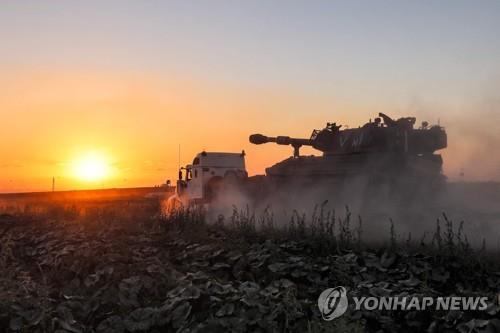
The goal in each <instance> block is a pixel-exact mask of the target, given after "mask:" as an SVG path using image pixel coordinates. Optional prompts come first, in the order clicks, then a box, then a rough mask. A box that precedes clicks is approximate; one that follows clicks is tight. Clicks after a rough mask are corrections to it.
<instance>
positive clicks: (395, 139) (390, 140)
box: [250, 113, 447, 157]
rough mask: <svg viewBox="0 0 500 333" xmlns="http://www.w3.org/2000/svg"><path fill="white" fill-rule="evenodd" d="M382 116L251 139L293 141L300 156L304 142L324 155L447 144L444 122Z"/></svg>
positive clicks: (428, 149) (421, 150)
mask: <svg viewBox="0 0 500 333" xmlns="http://www.w3.org/2000/svg"><path fill="white" fill-rule="evenodd" d="M379 116H380V117H381V118H382V119H383V122H382V120H381V118H375V121H374V122H372V121H370V122H368V123H366V124H365V125H363V126H362V127H359V128H353V129H344V130H340V128H341V126H338V125H337V124H336V123H327V125H326V127H325V128H323V129H322V130H314V131H313V132H312V134H311V137H310V138H309V139H302V138H291V137H288V136H277V137H268V136H265V135H262V134H252V135H250V142H251V143H253V144H263V143H268V142H274V143H277V144H279V145H290V146H292V147H293V148H294V154H293V155H294V157H298V156H299V148H300V147H302V146H311V147H313V148H315V149H317V150H319V151H321V152H323V154H324V155H334V154H350V153H369V152H378V153H380V152H404V153H409V154H426V153H433V152H434V151H436V150H439V149H442V148H445V147H446V146H447V139H446V132H445V131H444V129H443V128H442V127H440V126H432V127H428V124H427V123H426V122H424V123H422V126H421V127H420V128H418V129H415V128H413V126H414V124H415V118H413V117H406V118H400V119H398V120H393V119H392V118H390V117H389V116H387V115H385V114H383V113H379Z"/></svg>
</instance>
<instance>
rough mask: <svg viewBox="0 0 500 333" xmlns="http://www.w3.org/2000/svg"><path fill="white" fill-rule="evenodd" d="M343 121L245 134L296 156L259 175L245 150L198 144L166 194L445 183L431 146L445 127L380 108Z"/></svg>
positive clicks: (440, 144)
mask: <svg viewBox="0 0 500 333" xmlns="http://www.w3.org/2000/svg"><path fill="white" fill-rule="evenodd" d="M341 128H342V126H341V125H337V124H336V123H327V125H326V127H325V128H323V129H321V130H314V131H313V132H312V134H311V136H310V138H308V139H306V138H291V137H288V136H277V137H268V136H264V135H262V134H252V135H250V137H249V140H250V142H251V143H253V144H257V145H260V144H264V143H270V142H272V143H276V144H279V145H288V146H291V147H292V148H293V156H291V157H290V158H288V159H285V160H283V161H281V162H278V163H276V164H275V165H273V166H271V167H269V168H267V169H266V174H265V175H264V176H262V175H261V176H252V177H248V175H247V172H246V170H245V161H244V156H245V154H244V152H242V153H241V154H240V153H207V152H202V153H200V154H198V155H197V156H196V157H195V159H194V160H193V163H192V164H190V165H188V166H186V167H185V168H181V170H179V180H178V182H177V191H176V192H177V193H176V195H175V196H173V197H172V198H171V199H170V200H169V201H170V202H171V203H174V202H176V203H182V204H183V205H185V204H191V203H195V204H200V203H201V204H206V203H210V202H212V201H213V200H214V199H216V198H217V197H218V196H220V194H221V193H222V192H224V191H228V190H229V189H230V190H234V189H236V190H238V191H239V192H241V193H244V194H245V197H246V198H250V199H252V200H255V201H256V202H259V201H260V202H265V201H266V200H267V199H268V198H269V197H270V196H274V195H275V194H276V193H281V194H284V195H285V196H286V195H293V194H294V193H295V194H299V195H300V196H302V197H305V196H306V195H307V191H308V190H310V189H313V190H315V191H316V190H320V191H323V192H325V193H326V192H327V193H328V195H329V196H331V195H332V194H341V193H345V190H346V188H347V189H349V188H353V186H354V185H356V186H358V187H355V191H357V193H356V195H357V196H360V197H375V198H376V197H377V196H378V195H379V193H380V190H381V189H384V190H389V192H391V193H392V194H395V195H396V196H398V197H401V198H402V197H413V196H414V194H415V192H416V191H417V190H420V189H422V188H423V189H424V190H425V194H426V195H427V194H428V193H429V190H431V192H433V191H436V190H437V189H439V188H440V187H442V185H443V184H444V182H445V180H446V177H445V176H444V175H443V173H442V164H443V160H442V158H441V155H439V154H436V151H438V150H440V149H443V148H446V146H447V136H446V132H445V130H444V128H443V127H441V126H439V125H434V126H429V124H428V123H427V122H422V124H421V125H420V126H419V127H418V128H415V118H413V117H404V118H399V119H397V120H394V119H392V118H390V117H389V116H387V115H385V114H383V113H380V114H379V117H377V118H375V119H374V120H373V121H371V120H370V121H369V122H368V123H366V124H364V125H363V126H360V127H358V128H346V129H341ZM303 146H311V147H313V148H314V149H316V150H318V151H320V152H322V156H314V155H312V156H303V155H301V154H300V148H301V147H303ZM359 186H361V187H359Z"/></svg>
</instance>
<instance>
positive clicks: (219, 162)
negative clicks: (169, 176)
mask: <svg viewBox="0 0 500 333" xmlns="http://www.w3.org/2000/svg"><path fill="white" fill-rule="evenodd" d="M246 178H248V173H247V171H246V168H245V151H242V152H241V153H229V152H206V151H202V152H200V153H198V154H196V156H195V157H194V159H193V162H192V163H191V164H188V165H186V166H185V167H182V168H180V169H179V177H178V180H177V184H176V191H175V194H174V195H172V196H171V197H170V198H169V199H168V203H167V206H168V209H169V210H171V209H175V208H177V207H181V206H189V205H192V204H195V205H206V204H209V203H210V202H213V201H214V200H215V198H216V196H217V195H218V194H219V193H220V192H221V191H223V190H224V189H225V188H228V187H229V186H238V184H242V183H243V182H244V181H245V180H246Z"/></svg>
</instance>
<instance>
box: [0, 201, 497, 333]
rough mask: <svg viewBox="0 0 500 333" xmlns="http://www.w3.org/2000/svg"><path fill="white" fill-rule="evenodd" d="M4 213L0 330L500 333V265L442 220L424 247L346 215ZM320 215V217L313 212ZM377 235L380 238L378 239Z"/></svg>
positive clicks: (8, 209) (156, 208)
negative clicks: (376, 232)
mask: <svg viewBox="0 0 500 333" xmlns="http://www.w3.org/2000/svg"><path fill="white" fill-rule="evenodd" d="M36 202H39V204H37V205H34V204H33V202H30V203H26V202H24V203H21V202H20V201H16V203H15V204H10V205H8V204H7V205H6V204H5V203H4V205H0V206H1V207H2V212H1V215H0V327H1V330H2V331H16V332H53V331H58V332H94V331H95V332H165V331H167V332H175V331H180V332H192V331H199V332H225V331H241V332H245V331H252V332H288V331H291V332H331V331H336V332H363V331H369V332H378V331H386V332H397V331H405V332H422V331H425V330H428V331H429V332H442V331H450V332H452V331H459V332H500V320H498V319H497V318H498V317H499V315H500V307H499V306H498V303H497V301H496V299H497V293H498V291H499V290H500V265H499V261H498V256H497V255H495V254H492V253H488V252H486V251H485V250H481V249H477V250H473V249H471V248H470V247H469V245H468V243H467V242H466V241H465V240H464V238H463V235H461V234H460V230H458V229H457V228H456V226H455V227H452V228H451V230H450V228H449V227H450V226H449V224H447V223H446V221H445V220H444V219H443V224H442V225H441V228H442V229H441V230H438V231H436V232H435V233H434V235H433V236H432V237H428V238H427V239H413V240H408V241H407V242H400V241H398V240H397V239H396V238H395V236H394V235H393V234H391V232H390V230H388V231H387V241H386V242H385V243H384V245H382V246H377V247H375V248H372V247H370V246H369V245H368V244H366V243H365V242H364V241H363V230H362V226H361V225H358V221H357V219H354V218H351V217H350V216H349V214H348V213H347V214H344V215H343V216H337V217H334V218H333V219H332V217H328V218H326V217H323V214H321V216H322V217H321V218H319V217H317V218H315V219H311V218H308V217H307V218H306V217H304V218H302V217H301V216H300V215H297V218H296V219H295V220H293V221H291V222H290V224H289V225H288V226H287V227H286V228H285V229H283V228H277V227H276V226H275V225H274V221H273V218H272V216H271V215H262V216H255V215H253V214H252V213H251V212H247V211H245V210H243V211H238V210H235V211H234V212H233V214H232V215H231V216H227V217H225V218H222V217H221V218H220V220H219V221H218V222H217V223H216V224H214V225H208V224H207V223H205V220H204V215H203V212H201V211H183V212H179V213H178V214H177V215H174V216H170V217H165V216H162V215H161V214H160V205H161V197H160V196H156V195H153V196H152V195H147V193H142V192H141V193H140V194H137V193H136V194H134V195H130V196H127V197H126V199H123V198H121V199H118V198H116V197H115V198H112V199H109V200H108V199H106V200H103V199H102V196H96V197H92V198H91V199H88V198H87V199H85V200H83V199H82V198H81V197H80V198H76V197H73V198H72V199H68V198H67V197H66V198H65V199H64V200H44V201H43V202H41V201H39V200H37V201H36ZM318 216H319V215H318ZM384 232H385V231H384ZM335 286H344V287H346V288H347V290H348V292H349V294H350V295H358V296H370V295H377V296H380V295H393V296H394V295H428V296H433V297H434V296H451V295H466V296H468V295H481V296H488V297H489V303H488V309H487V310H486V311H429V310H426V311H383V310H382V311H378V310H375V311H364V310H361V311H355V310H354V309H353V308H352V304H351V305H350V308H349V310H348V311H347V313H346V314H345V315H343V316H342V317H340V318H337V319H335V320H333V321H328V322H327V321H324V320H323V319H322V318H321V314H320V312H319V310H318V306H317V300H318V296H319V294H320V293H321V292H322V291H323V290H324V289H326V288H329V287H335Z"/></svg>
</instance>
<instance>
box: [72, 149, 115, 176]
mask: <svg viewBox="0 0 500 333" xmlns="http://www.w3.org/2000/svg"><path fill="white" fill-rule="evenodd" d="M73 172H74V175H75V177H76V178H78V179H81V180H84V181H99V180H102V179H104V178H106V177H107V176H108V175H109V172H110V167H109V164H108V162H107V160H106V158H105V157H104V156H101V155H99V154H87V155H85V156H83V157H81V158H80V159H78V160H76V161H75V163H74V170H73Z"/></svg>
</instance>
